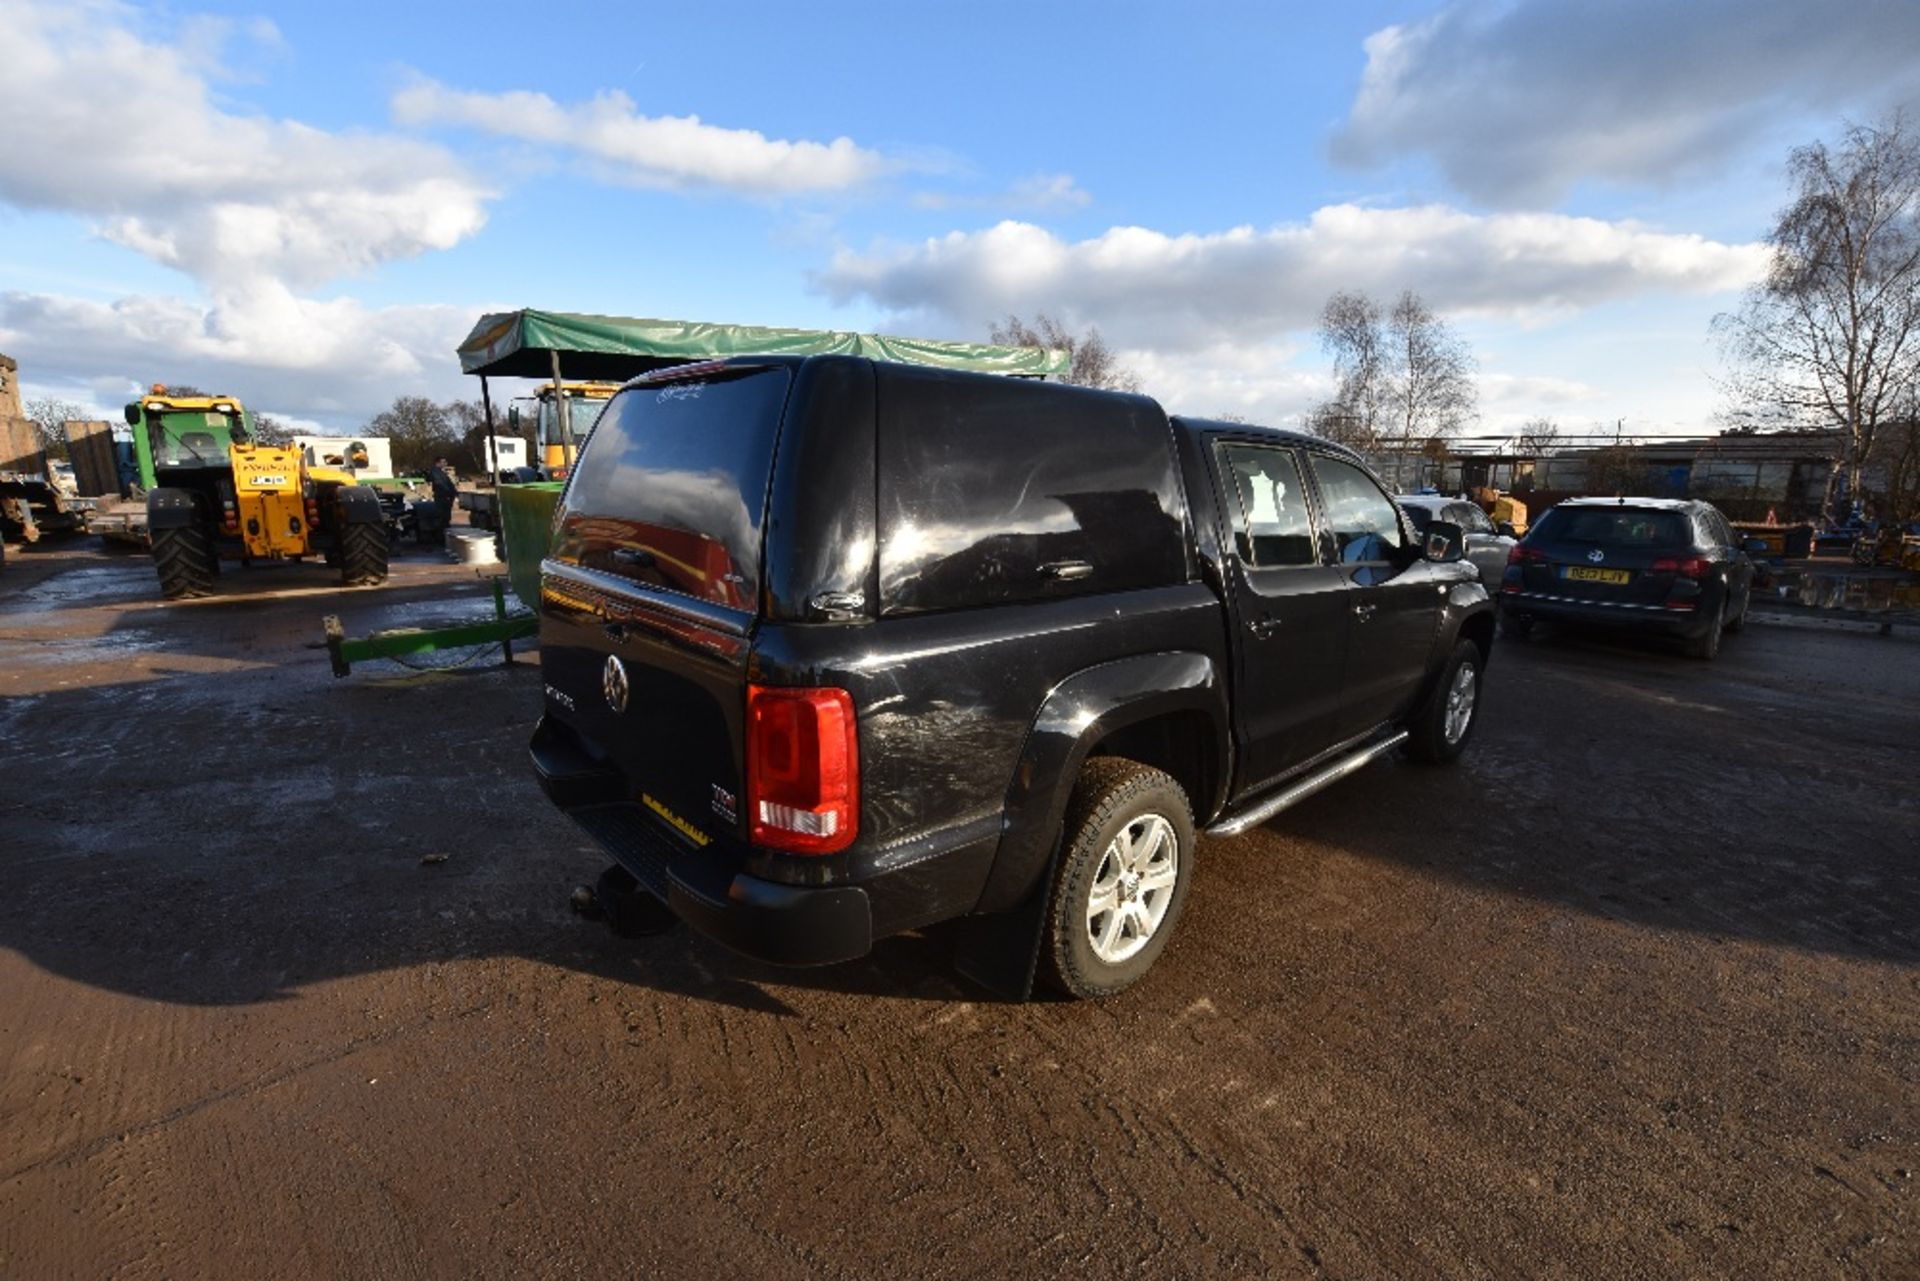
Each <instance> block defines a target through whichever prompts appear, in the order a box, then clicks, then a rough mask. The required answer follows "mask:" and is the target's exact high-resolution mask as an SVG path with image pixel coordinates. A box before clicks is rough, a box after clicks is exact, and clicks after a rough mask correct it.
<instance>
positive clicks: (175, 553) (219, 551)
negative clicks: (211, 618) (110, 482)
mask: <svg viewBox="0 0 1920 1281" xmlns="http://www.w3.org/2000/svg"><path fill="white" fill-rule="evenodd" d="M126 413H127V423H128V425H129V426H131V427H132V428H133V429H134V430H133V450H134V459H135V462H136V465H137V467H138V469H139V473H140V485H141V487H142V488H143V489H145V490H146V501H147V536H148V539H149V540H150V542H151V543H152V547H153V563H154V568H155V569H156V570H158V571H159V575H160V591H161V594H163V595H164V596H166V597H167V598H168V599H169V600H180V599H186V598H191V597H196V596H207V595H211V594H212V592H213V579H214V575H215V574H217V573H218V572H219V568H220V561H221V559H223V558H225V559H228V560H238V561H241V562H243V563H247V562H252V561H256V560H293V561H299V560H302V559H304V558H306V557H308V556H313V555H319V556H323V557H324V558H325V559H326V562H327V563H328V564H329V565H335V566H338V567H339V570H340V581H341V582H342V583H344V584H346V585H347V586H349V587H360V586H373V585H376V584H379V583H384V582H385V581H386V580H387V550H388V546H387V526H386V519H385V515H384V513H382V511H381V509H380V499H379V496H378V495H376V494H375V493H374V491H373V490H372V489H370V488H366V487H363V486H361V485H359V484H357V483H356V482H355V480H354V475H353V473H352V472H351V471H348V470H344V469H341V468H334V467H309V466H307V464H306V461H305V457H304V455H303V454H302V453H301V451H300V450H298V449H295V448H291V447H285V446H278V445H263V444H261V443H259V441H258V439H257V437H256V435H255V432H254V425H253V415H252V414H250V413H248V412H247V410H246V409H244V408H243V407H242V406H241V404H240V402H239V401H237V400H235V399H233V398H232V397H231V396H169V395H166V394H165V392H164V391H163V389H161V388H159V387H155V388H154V390H153V392H152V394H150V395H146V396H142V397H141V398H140V399H139V400H136V401H134V402H133V403H131V404H129V405H128V406H127V411H126Z"/></svg>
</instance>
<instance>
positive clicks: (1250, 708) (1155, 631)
mask: <svg viewBox="0 0 1920 1281" xmlns="http://www.w3.org/2000/svg"><path fill="white" fill-rule="evenodd" d="M1462 541H1463V539H1462V535H1461V531H1460V529H1459V528H1458V527H1457V526H1454V525H1450V524H1448V523H1447V522H1444V521H1435V522H1433V523H1432V524H1430V525H1429V526H1428V527H1427V529H1426V530H1425V531H1424V533H1423V534H1422V535H1421V536H1419V537H1418V538H1417V539H1416V537H1415V535H1414V532H1413V531H1412V529H1411V528H1410V526H1409V525H1408V523H1407V522H1406V521H1405V520H1404V518H1403V517H1402V514H1401V512H1400V510H1399V508H1398V507H1397V506H1395V504H1394V502H1393V500H1392V499H1391V498H1390V497H1389V496H1388V494H1387V492H1386V491H1385V490H1384V489H1383V488H1382V487H1381V485H1380V484H1379V482H1378V481H1377V480H1376V479H1375V478H1374V476H1373V475H1372V473H1370V472H1369V471H1368V470H1367V468H1366V467H1365V465H1364V464H1363V463H1362V462H1361V461H1360V459H1359V458H1358V457H1357V456H1355V455H1354V454H1352V453H1351V452H1349V451H1347V450H1345V449H1342V448H1340V447H1339V446H1337V445H1332V444H1329V443H1328V442H1326V441H1323V440H1320V439H1317V438H1315V437H1312V436H1304V435H1299V434H1294V433H1290V432H1284V431H1275V430H1269V429H1265V428H1260V427H1252V426H1246V425H1243V424H1237V423H1227V422H1211V421H1203V420H1199V419H1192V418H1179V417H1172V418H1170V417H1169V416H1168V415H1167V414H1166V413H1165V412H1164V411H1163V410H1162V409H1161V407H1160V406H1159V405H1158V404H1157V403H1155V402H1154V401H1153V400H1151V399H1149V398H1147V397H1145V396H1137V395H1123V394H1118V393H1113V392H1104V391H1093V390H1089V389H1086V388H1081V387H1071V386H1062V385H1058V384H1050V383H1041V382H1033V381H1027V380H1021V379H1013V378H1001V377H994V376H989V375H980V374H962V373H954V372H948V371H943V370H938V369H930V368H925V367H920V366H908V365H895V364H886V363H879V362H874V361H869V360H865V359H859V358H853V357H838V356H816V357H809V358H805V359H799V358H782V357H777V356H767V357H747V358H736V359H729V360H725V361H717V362H712V363H706V364H699V365H690V366H685V367H682V368H679V369H673V370H667V371H664V372H661V373H658V374H653V375H649V376H647V377H644V378H639V379H635V380H634V381H633V382H630V383H628V384H627V386H626V387H625V389H623V390H622V391H621V392H620V393H619V394H618V396H616V397H615V398H614V399H613V400H612V401H611V402H610V403H609V405H608V407H607V409H606V411H605V412H604V414H603V415H602V417H601V418H600V420H599V424H598V426H597V428H596V429H595V431H594V433H593V437H592V439H591V441H590V443H589V444H588V445H587V447H586V449H585V451H584V453H583V454H582V456H581V459H580V463H579V466H578V467H577V469H576V470H575V472H574V474H573V476H572V478H571V479H570V481H569V482H568V487H567V490H566V492H565V494H564V495H563V496H562V499H561V502H560V507H559V510H558V512H557V513H556V517H555V526H554V541H553V546H552V549H551V551H550V554H549V556H548V559H547V560H546V561H545V563H544V564H543V566H542V579H541V602H540V611H541V631H540V652H541V663H542V667H543V673H544V680H545V686H546V710H545V714H544V716H543V717H542V718H541V720H540V723H539V726H538V728H537V730H536V731H535V733H534V737H533V742H532V746H531V751H532V757H533V763H534V767H535V769H536V771H537V773H538V775H539V777H540V780H541V782H542V784H543V785H544V787H545V789H546V791H547V794H548V796H549V797H550V798H551V799H552V800H553V802H554V803H555V804H556V805H558V806H559V807H560V808H561V809H563V810H564V811H565V812H566V813H567V814H569V815H570V816H571V817H572V818H574V819H575V820H576V821H577V822H578V823H579V824H580V826H581V827H583V828H584V829H585V830H586V831H587V832H588V833H589V834H590V835H591V836H592V837H593V838H594V839H595V840H596V841H597V842H598V844H599V845H601V846H602V847H603V848H604V849H605V850H606V851H607V852H608V853H609V854H611V855H612V857H613V858H614V859H615V860H616V861H617V863H618V864H619V867H620V868H621V869H624V871H623V872H621V873H620V878H619V885H618V886H617V887H616V892H617V891H618V890H619V889H620V888H622V887H624V889H625V891H626V892H629V893H639V894H644V895H649V896H651V897H652V898H654V899H657V900H658V901H659V902H660V903H663V904H665V905H666V906H667V907H669V908H670V909H671V911H672V913H673V915H675V916H677V917H679V918H681V919H682V920H684V921H686V922H688V923H690V924H691V925H692V926H694V927H695V928H696V929H698V930H700V931H702V932H704V933H706V934H708V935H710V936H712V937H713V938H716V939H718V940H720V941H721V942H723V943H726V944H728V945H730V946H732V947H734V948H736V949H738V950H740V951H742V952H745V953H748V954H750V955H752V956H756V957H760V958H763V959H767V960H771V961H776V962H783V963H790V964H799V965H808V964H824V963H829V962H835V961H842V960H847V959H850V958H853V957H858V956H862V955H864V954H865V953H866V952H867V951H868V950H869V949H870V948H871V947H872V946H873V944H874V941H875V940H877V939H880V938H883V937H886V936H888V935H892V934H897V933H900V932H902V931H906V930H913V929H917V928H920V927H923V926H928V925H932V924H934V923H935V922H940V921H947V920H953V919H956V918H968V921H967V923H966V924H963V925H960V926H956V927H955V928H956V929H958V930H960V931H962V932H963V933H964V934H965V935H966V938H965V939H964V940H963V942H962V944H961V956H960V964H961V966H962V968H963V969H965V970H967V971H968V972H969V973H973V974H975V975H976V976H978V977H981V978H983V979H985V980H987V981H989V982H992V983H994V984H995V985H996V986H998V987H1000V988H1002V989H1003V990H1012V991H1014V992H1017V993H1020V994H1024V993H1025V992H1027V991H1028V990H1029V989H1030V987H1031V984H1032V982H1033V979H1034V977H1035V975H1036V973H1038V975H1040V976H1042V977H1045V978H1047V979H1049V980H1050V981H1051V982H1052V983H1053V984H1054V985H1055V986H1057V987H1059V988H1061V989H1063V990H1064V991H1066V992H1068V993H1070V994H1074V995H1079V996H1104V995H1108V994H1111V993H1114V992H1117V991H1119V990H1120V989H1122V988H1124V987H1126V986H1127V985H1128V984H1130V983H1132V982H1133V981H1135V980H1136V979H1138V978H1139V977H1140V976H1141V975H1142V974H1143V973H1145V971H1146V970H1147V968H1148V967H1149V966H1150V965H1151V964H1152V963H1153V961H1154V960H1155V958H1156V957H1158V955H1159V954H1160V952H1161V951H1162V949H1163V948H1164V947H1165V945H1166V942H1167V938H1168V936H1169V934H1171V933H1172V931H1173V928H1174V925H1175V923H1176V921H1177V919H1178V917H1179V914H1180V908H1181V904H1182V901H1183V899H1184V897H1185V895H1186V892H1187V888H1188V885H1189V881H1190V878H1191V876H1192V873H1193V868H1194V862H1195V849H1194V844H1195V834H1196V829H1204V830H1205V831H1207V832H1209V833H1212V834H1217V835H1230V834H1233V833H1236V832H1240V831H1244V830H1246V829H1247V828H1249V827H1251V826H1253V825H1255V824H1258V823H1261V822H1263V821H1265V820H1266V819H1267V818H1269V817H1271V816H1272V815H1273V814H1275V813H1277V812H1279V811H1280V810H1281V809H1284V808H1285V807H1286V806H1288V805H1290V804H1292V803H1293V802H1295V801H1297V800H1299V799H1301V798H1303V797H1305V796H1307V795H1310V794H1311V793H1313V792H1315V791H1317V790H1319V789H1320V788H1321V787H1323V786H1325V785H1326V784H1328V783H1330V782H1333V781H1335V780H1336V779H1338V778H1341V777H1342V776H1344V775H1346V774H1349V773H1351V772H1353V771H1354V770H1356V769H1358V768H1360V767H1361V766H1363V765H1365V764H1366V763H1367V762H1369V761H1371V760H1373V759H1375V758H1377V757H1379V756H1380V755H1382V754H1383V753H1386V752H1388V751H1391V750H1394V749H1396V748H1403V749H1404V750H1405V751H1406V752H1407V753H1408V754H1410V755H1411V756H1413V757H1414V758H1416V759H1418V760H1422V761H1432V762H1442V761H1448V760H1451V759H1452V758H1453V757H1455V756H1457V755H1458V754H1459V752H1460V751H1461V749H1462V748H1464V747H1465V746H1466V744H1467V741H1468V738H1469V736H1470V735H1471V733H1472V731H1473V727H1474V713H1475V709H1476V707H1477V705H1478V698H1479V694H1480V690H1481V687H1482V676H1483V673H1484V672H1485V670H1486V663H1487V658H1488V653H1489V650H1490V647H1491V645H1492V640H1493V625H1494V615H1493V611H1492V608H1491V606H1490V604H1489V601H1488V597H1487V593H1486V591H1485V590H1484V588H1482V586H1481V585H1480V582H1479V579H1478V576H1477V575H1476V573H1475V571H1474V568H1473V566H1472V565H1471V564H1468V563H1465V562H1464V561H1462V559H1461V545H1462ZM605 884H606V880H605V878H603V886H604V885H605ZM655 910H657V908H656V909H655Z"/></svg>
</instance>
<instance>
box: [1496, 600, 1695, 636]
mask: <svg viewBox="0 0 1920 1281" xmlns="http://www.w3.org/2000/svg"><path fill="white" fill-rule="evenodd" d="M1498 599H1499V602H1500V610H1501V612H1502V613H1507V614H1525V615H1526V616H1528V617H1529V618H1545V619H1551V620H1557V621H1560V622H1567V623H1592V624H1594V625H1596V626H1600V627H1630V628H1633V629H1634V630H1635V631H1644V632H1656V633H1659V634H1661V635H1663V636H1691V635H1694V634H1696V633H1698V632H1700V631H1701V630H1702V629H1703V628H1705V627H1706V626H1707V619H1709V618H1710V617H1712V613H1711V611H1710V610H1708V609H1706V608H1704V606H1705V605H1706V598H1704V597H1702V598H1701V602H1700V605H1698V606H1695V607H1694V608H1693V609H1668V608H1666V607H1665V606H1664V605H1634V604H1625V603H1622V602H1618V601H1604V600H1584V599H1581V598H1579V597H1575V596H1555V595H1550V594H1548V593H1546V592H1501V593H1500V596H1499V598H1498Z"/></svg>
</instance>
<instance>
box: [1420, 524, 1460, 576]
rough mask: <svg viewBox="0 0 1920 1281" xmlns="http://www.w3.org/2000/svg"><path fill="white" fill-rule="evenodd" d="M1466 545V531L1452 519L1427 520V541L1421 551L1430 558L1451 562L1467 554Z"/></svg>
mask: <svg viewBox="0 0 1920 1281" xmlns="http://www.w3.org/2000/svg"><path fill="white" fill-rule="evenodd" d="M1466 546H1467V535H1466V531H1465V530H1463V529H1461V528H1460V526H1458V525H1456V524H1454V523H1453V522H1452V521H1450V520H1434V521H1429V522H1427V533H1426V542H1425V543H1424V544H1423V546H1422V549H1421V551H1422V554H1423V555H1424V556H1425V557H1426V558H1427V559H1428V560H1431V561H1436V562H1438V563H1440V564H1442V565H1445V564H1449V563H1451V562H1453V561H1456V560H1459V559H1460V558H1461V557H1462V556H1463V555H1465V554H1466Z"/></svg>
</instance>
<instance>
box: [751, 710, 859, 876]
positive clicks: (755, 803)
mask: <svg viewBox="0 0 1920 1281" xmlns="http://www.w3.org/2000/svg"><path fill="white" fill-rule="evenodd" d="M747 815H748V823H749V826H750V828H751V836H752V839H753V842H754V844H756V845H765V846H769V847H771V848H773V849H777V850H787V851H789V852H791V853H795V854H831V853H833V852H834V851H836V850H843V849H845V848H846V847H847V846H849V845H851V844H852V843H853V838H854V836H855V834H856V833H857V832H858V830H859V823H860V742H859V738H858V736H857V734H856V731H855V726H854V719H853V696H852V695H851V694H849V693H847V691H846V690H844V689H784V688H772V687H769V686H764V685H749V686H747Z"/></svg>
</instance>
